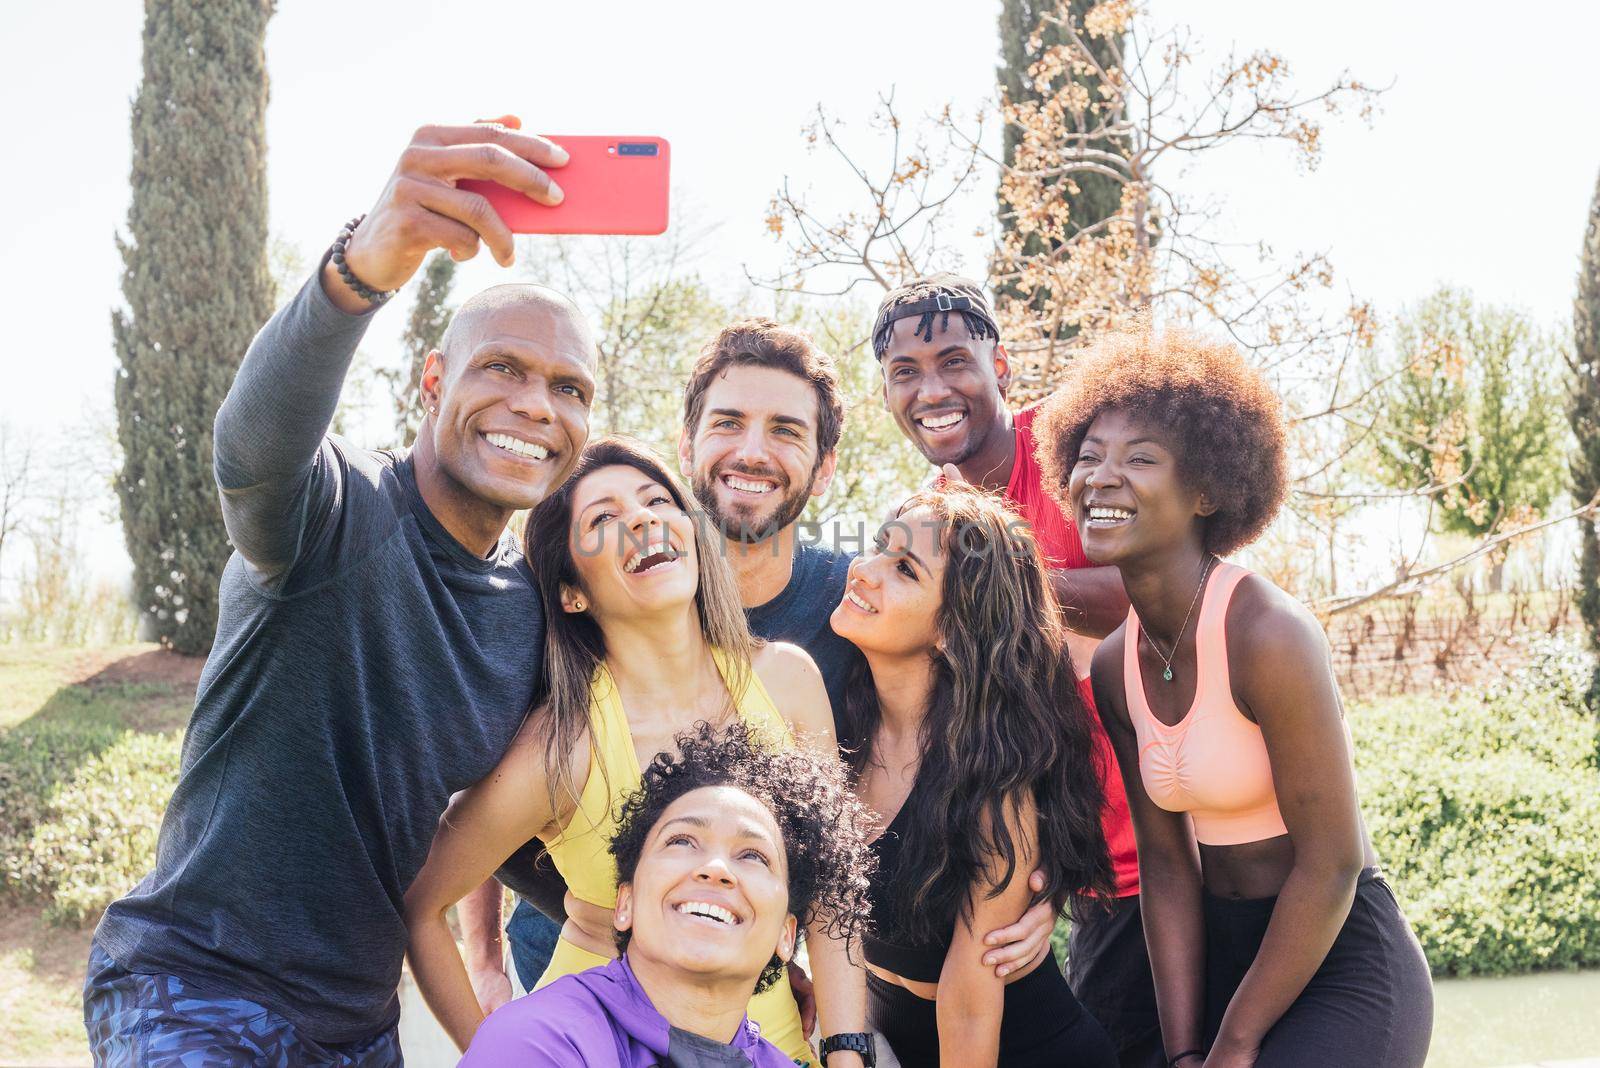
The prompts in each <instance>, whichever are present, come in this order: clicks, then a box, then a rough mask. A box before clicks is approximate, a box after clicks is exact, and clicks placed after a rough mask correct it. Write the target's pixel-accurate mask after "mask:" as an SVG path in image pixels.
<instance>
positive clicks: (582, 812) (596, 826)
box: [545, 649, 794, 908]
mask: <svg viewBox="0 0 1600 1068" xmlns="http://www.w3.org/2000/svg"><path fill="white" fill-rule="evenodd" d="M711 655H712V658H713V659H714V660H715V661H716V664H717V671H718V672H719V673H721V675H722V679H723V681H724V682H725V683H726V682H728V676H729V674H730V671H729V669H730V667H731V665H730V664H729V662H728V657H727V656H726V655H725V654H724V653H723V652H722V651H721V650H720V649H713V650H712V651H711ZM744 674H745V676H746V678H747V679H748V682H746V684H745V686H744V692H743V693H740V694H736V695H735V696H734V704H735V705H736V706H737V708H738V710H739V716H740V718H741V719H743V720H744V721H745V723H746V724H748V725H749V726H750V727H752V728H754V729H755V730H756V731H758V732H761V733H766V734H769V735H770V737H771V738H772V740H773V741H774V742H775V743H776V744H779V745H785V746H787V745H793V744H794V735H793V733H792V732H791V731H790V730H789V724H788V723H787V722H785V720H784V718H783V717H782V716H781V715H779V714H778V706H777V705H775V704H773V703H772V697H771V695H770V694H768V693H767V688H766V687H765V686H763V685H762V683H761V679H760V677H758V676H757V675H756V673H755V670H754V668H751V669H750V670H748V671H746V672H744ZM728 688H729V691H730V692H732V689H733V687H732V685H731V684H730V685H729V687H728ZM590 694H591V696H590V705H589V724H590V738H589V777H588V778H587V779H585V780H584V783H583V790H582V792H581V793H580V794H579V795H578V808H577V811H575V812H573V814H572V817H571V818H570V819H569V820H568V821H567V825H566V826H565V827H563V828H561V831H560V833H559V834H557V835H556V836H555V837H554V838H552V839H550V840H549V841H548V842H546V843H545V847H546V848H547V849H548V850H549V852H550V859H551V860H552V861H553V862H554V863H555V866H556V870H557V871H559V872H560V873H561V875H562V877H563V878H564V879H566V881H567V889H568V890H570V891H572V894H573V896H574V897H576V898H578V899H579V900H580V901H587V902H589V903H590V904H592V905H598V906H600V907H601V908H612V907H613V906H615V905H616V903H617V865H616V862H615V861H613V860H612V859H611V854H610V852H609V851H608V848H607V847H608V846H609V845H610V842H611V836H612V835H613V834H614V833H615V832H616V829H617V814H618V810H619V809H620V807H621V801H622V798H623V796H624V795H626V794H628V793H630V792H632V791H633V790H635V789H637V788H638V786H639V783H640V781H641V780H642V779H643V777H644V773H643V769H641V768H640V767H639V755H638V754H637V753H636V752H634V748H633V732H632V731H631V730H629V728H628V715H627V713H626V712H625V711H624V710H623V708H622V695H621V694H620V693H619V692H618V691H617V684H616V683H615V682H614V681H613V680H612V678H611V672H610V671H609V670H608V669H607V668H606V666H605V664H604V663H603V662H602V663H601V664H600V666H599V667H597V668H595V672H594V680H593V682H592V683H591V685H590Z"/></svg>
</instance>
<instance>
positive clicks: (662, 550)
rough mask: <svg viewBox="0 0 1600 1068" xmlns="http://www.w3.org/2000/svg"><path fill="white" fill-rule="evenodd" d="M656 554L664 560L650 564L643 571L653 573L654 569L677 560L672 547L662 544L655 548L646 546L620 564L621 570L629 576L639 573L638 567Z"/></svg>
mask: <svg viewBox="0 0 1600 1068" xmlns="http://www.w3.org/2000/svg"><path fill="white" fill-rule="evenodd" d="M658 554H659V555H665V556H666V559H665V560H661V561H658V562H657V563H654V564H651V565H650V566H649V567H648V568H646V569H645V570H647V571H654V570H655V569H656V568H658V567H661V566H662V565H663V564H670V563H672V562H673V561H675V560H677V559H678V554H677V552H676V551H675V550H674V549H673V548H672V546H670V545H667V544H666V543H662V544H660V545H655V546H648V545H647V546H645V547H644V548H643V549H640V550H639V551H637V552H635V553H634V554H633V555H632V556H630V557H628V558H627V559H626V560H624V561H623V562H622V570H624V571H626V572H627V573H628V574H630V575H632V574H636V573H637V572H638V571H639V565H640V564H641V563H643V562H644V561H645V560H647V559H649V558H650V557H652V556H656V555H658Z"/></svg>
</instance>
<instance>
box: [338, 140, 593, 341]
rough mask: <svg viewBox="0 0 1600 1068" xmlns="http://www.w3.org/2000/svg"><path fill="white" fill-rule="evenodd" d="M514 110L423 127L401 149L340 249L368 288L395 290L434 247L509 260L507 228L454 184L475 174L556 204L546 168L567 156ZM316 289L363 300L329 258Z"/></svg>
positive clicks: (359, 303)
mask: <svg viewBox="0 0 1600 1068" xmlns="http://www.w3.org/2000/svg"><path fill="white" fill-rule="evenodd" d="M521 126H522V123H521V121H520V120H519V119H518V118H517V117H516V116H515V115H503V116H501V117H500V118H498V119H495V120H492V121H487V122H477V123H472V124H470V125H466V126H424V127H422V128H420V129H419V130H417V132H416V133H415V134H413V135H412V137H411V143H410V144H409V145H407V146H406V148H405V151H403V152H401V153H400V160H399V162H398V163H396V164H395V168H394V172H393V173H392V174H391V175H390V176H389V182H388V184H387V185H385V186H384V188H383V192H382V193H381V194H380V195H379V197H378V201H377V203H376V204H374V205H373V207H372V210H371V211H370V212H368V213H367V217H366V219H365V220H363V221H362V223H361V225H360V226H358V227H357V228H356V231H355V234H354V235H353V236H352V237H351V238H350V241H349V243H348V244H347V245H346V247H345V264H346V266H348V267H349V269H350V271H351V273H353V274H354V275H355V276H356V277H357V278H358V279H360V280H361V281H362V282H363V283H364V284H366V285H368V286H370V287H371V288H373V289H378V290H393V289H399V288H400V287H401V286H403V285H405V284H406V282H407V281H409V280H410V278H411V276H412V275H413V274H415V273H416V272H417V268H418V267H420V266H421V265H422V260H423V258H424V257H426V256H427V254H428V253H429V252H431V251H433V250H434V249H436V248H442V249H445V250H447V251H448V252H449V253H450V256H451V258H453V259H455V260H458V261H460V260H469V259H471V258H472V257H473V256H476V255H477V254H478V242H479V241H482V242H484V243H485V244H487V245H488V246H489V251H490V252H491V253H493V254H494V258H495V260H496V261H497V262H499V263H500V265H501V266H504V267H509V266H510V265H511V263H512V262H513V261H514V260H515V258H516V253H515V249H514V246H513V243H512V235H511V231H510V230H509V229H508V228H507V227H506V224H505V223H504V222H503V221H502V220H501V218H500V215H499V213H497V212H496V211H495V210H494V208H493V207H492V206H491V205H490V203H489V201H488V200H487V199H486V198H485V197H484V196H483V195H482V194H479V193H472V192H468V191H466V190H464V189H457V188H456V182H458V181H460V180H461V179H463V178H476V179H483V180H487V181H493V182H499V183H500V184H501V185H503V186H507V187H509V188H511V189H515V190H516V191H517V192H519V193H523V194H526V195H527V196H529V197H531V198H533V199H534V200H536V201H538V202H539V203H541V204H552V205H553V204H559V203H561V200H562V196H563V194H562V192H561V187H560V186H558V185H557V184H556V183H555V181H554V180H553V179H552V178H551V177H550V175H549V174H547V173H546V171H545V169H546V168H553V167H561V166H563V165H565V164H566V162H567V153H566V151H565V150H564V149H562V148H561V147H560V146H559V145H556V144H554V143H553V142H551V141H548V140H546V139H545V138H543V137H537V136H535V135H533V134H525V133H522V132H521ZM323 288H324V289H326V290H327V291H328V295H329V296H330V297H332V298H333V299H334V301H335V302H336V303H338V304H339V305H340V306H341V307H343V308H345V310H346V311H362V310H365V308H366V302H365V301H363V300H362V299H361V298H360V297H357V296H356V295H355V294H354V293H353V292H351V291H350V290H349V288H348V287H347V286H345V285H344V284H343V282H342V280H341V279H340V278H339V275H338V273H337V271H335V270H334V267H333V265H332V264H331V263H330V264H329V265H328V266H327V268H326V269H325V270H324V272H323Z"/></svg>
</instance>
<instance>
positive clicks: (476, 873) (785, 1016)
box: [406, 438, 865, 1066]
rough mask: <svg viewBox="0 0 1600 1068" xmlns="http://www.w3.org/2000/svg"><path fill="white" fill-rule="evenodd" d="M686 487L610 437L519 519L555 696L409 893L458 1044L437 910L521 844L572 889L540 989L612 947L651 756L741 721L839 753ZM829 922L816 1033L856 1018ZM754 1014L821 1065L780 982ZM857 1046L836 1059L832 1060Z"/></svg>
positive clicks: (424, 969) (450, 814) (822, 933)
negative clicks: (637, 798)
mask: <svg viewBox="0 0 1600 1068" xmlns="http://www.w3.org/2000/svg"><path fill="white" fill-rule="evenodd" d="M689 500H690V498H689V496H688V494H687V492H686V491H685V490H684V489H683V487H682V486H681V485H679V483H678V481H677V479H676V478H674V477H673V476H672V474H671V473H670V472H669V471H668V470H667V469H666V467H665V465H664V464H662V462H661V461H660V459H659V458H657V457H656V455H655V454H654V453H652V452H650V450H649V449H647V448H645V447H643V446H642V445H638V444H636V443H633V442H631V441H628V440H626V439H622V438H603V439H601V440H599V441H595V442H591V443H590V445H589V446H588V448H586V449H585V450H584V451H583V455H582V457H581V458H580V459H579V461H578V465H577V468H576V470H575V471H574V472H573V475H572V478H571V479H570V480H569V481H568V482H567V483H566V484H565V485H564V486H562V487H561V488H560V489H559V490H557V491H556V492H555V493H552V494H551V495H550V496H549V497H548V498H546V499H545V501H544V503H542V504H541V505H540V506H539V507H538V508H536V509H535V510H534V512H533V514H532V515H531V516H530V518H529V520H528V526H527V531H526V534H525V540H526V543H527V550H528V551H527V558H528V563H529V566H530V567H531V568H532V570H533V574H534V578H535V580H536V581H537V583H538V586H539V589H540V591H541V594H542V596H543V598H544V616H545V627H546V633H545V634H544V635H543V636H542V637H543V640H544V642H545V665H546V671H547V676H548V679H547V689H546V693H545V696H544V699H543V702H542V704H541V705H540V706H539V707H538V708H536V709H534V710H533V712H532V713H531V714H530V716H529V717H528V721H527V723H526V724H524V726H523V729H522V731H521V732H520V733H519V734H518V736H517V740H516V741H515V742H514V743H513V744H512V746H511V749H510V750H509V751H508V752H507V754H506V756H505V758H504V759H503V760H502V761H501V762H500V765H499V766H498V767H497V768H496V769H495V771H494V772H493V773H492V774H490V775H489V776H488V777H487V778H486V779H484V780H483V781H482V782H481V783H479V784H478V785H476V786H473V787H471V788H469V789H467V790H465V791H463V792H462V793H461V794H460V795H459V796H457V797H456V799H455V800H454V801H453V802H452V803H451V806H450V808H449V810H448V811H447V812H446V813H445V815H444V817H443V819H442V820H441V823H440V829H439V833H438V835H437V836H436V837H435V838H434V841H433V849H432V851H431V852H430V853H429V855H428V861H427V863H426V865H424V867H423V869H422V873H421V874H420V875H419V876H418V877H417V880H416V882H415V883H413V884H412V887H411V889H410V891H409V892H408V893H407V894H406V918H407V924H408V926H409V928H410V937H411V945H410V950H409V953H410V958H411V967H412V971H413V973H414V974H415V976H416V979H417V985H418V987H419V988H420V989H421V991H422V994H423V996H424V998H425V999H426V1000H427V1002H428V1005H429V1007H430V1008H432V1009H433V1011H434V1014H435V1015H436V1016H438V1018H439V1020H440V1022H441V1023H442V1024H443V1025H444V1027H445V1030H446V1031H448V1032H449V1034H450V1036H451V1037H452V1038H453V1039H454V1040H455V1041H456V1043H457V1045H459V1046H461V1047H462V1048H463V1049H464V1048H466V1046H467V1045H468V1043H469V1042H470V1041H471V1040H472V1036H473V1034H474V1032H475V1031H476V1030H477V1028H478V1026H479V1024H481V1023H482V1022H483V1013H482V1010H481V1009H480V1008H479V1005H478V999H477V997H476V996H475V995H474V994H473V990H472V985H471V982H470V981H469V979H468V977H467V972H466V968H465V966H464V965H463V963H462V960H461V956H460V953H459V952H458V951H457V949H456V945H455V941H454V939H453V937H452V936H451V934H450V929H449V926H448V925H447V923H446V921H445V912H446V910H447V909H448V908H449V907H450V906H451V905H452V904H454V903H455V902H456V901H458V900H460V899H461V898H462V897H463V896H465V895H466V894H467V893H468V892H469V891H471V890H472V889H474V888H475V887H477V886H478V885H480V884H481V883H482V882H483V881H484V880H485V879H487V878H488V877H489V875H490V874H491V873H492V872H493V871H494V870H495V869H496V868H498V867H499V866H500V864H501V863H502V862H503V861H504V860H505V859H506V857H508V856H509V855H510V854H511V853H512V852H513V851H514V850H516V849H517V848H519V847H520V846H522V845H523V844H524V843H525V842H527V841H529V840H530V839H532V838H535V837H538V838H540V839H542V840H543V841H544V842H545V844H546V846H547V848H548V849H549V853H550V857H551V859H552V860H553V861H554V863H555V865H556V868H557V869H558V870H559V871H560V872H561V874H562V876H563V877H564V878H565V880H566V883H567V887H568V894H567V922H566V924H565V926H564V927H563V928H562V932H561V940H560V942H559V943H558V944H557V947H556V951H555V955H554V957H553V958H552V959H551V962H550V966H549V968H548V969H547V970H546V971H545V974H544V977H543V978H542V979H541V981H540V984H539V985H540V986H543V985H545V984H548V983H550V982H553V981H554V980H555V979H557V978H559V977H561V976H563V975H570V974H573V973H576V972H581V971H584V970H587V969H589V968H593V967H601V966H604V965H605V964H607V963H608V962H609V961H610V960H612V959H613V958H615V957H616V955H617V949H616V943H615V940H614V937H613V930H612V920H613V916H614V909H615V906H616V902H617V868H616V864H615V861H614V860H613V859H612V857H611V855H610V853H609V852H608V849H607V847H608V843H609V841H610V838H611V836H612V833H613V832H614V830H615V829H616V813H617V808H618V802H619V800H620V799H621V798H622V797H623V796H624V795H625V794H627V793H629V792H630V791H632V790H634V789H635V788H636V787H638V785H639V783H640V778H641V774H642V769H643V768H645V767H648V766H649V765H650V763H651V761H652V760H654V759H655V757H656V756H657V755H658V754H660V753H663V752H669V753H670V752H673V751H675V745H676V742H675V737H676V736H677V735H678V734H680V732H683V731H685V730H687V729H689V728H691V727H693V726H694V725H695V724H696V723H699V722H707V723H711V724H712V725H717V724H722V723H728V722H731V721H733V720H735V719H739V720H742V721H743V722H744V723H745V724H747V725H748V726H749V727H750V728H751V729H752V730H753V731H755V732H757V733H758V734H760V735H762V736H763V737H766V738H768V739H769V740H771V741H772V742H774V743H775V744H779V745H794V744H799V745H803V746H805V747H807V748H809V749H812V750H813V751H814V752H816V753H817V754H818V755H819V756H823V757H825V758H826V759H831V760H837V759H838V751H837V748H836V745H835V742H834V737H833V720H832V715H831V711H830V708H829V705H828V696H827V691H826V690H825V689H824V687H823V684H822V677H821V675H819V674H818V672H817V668H816V665H814V664H813V663H812V662H811V659H810V658H809V657H808V656H806V654H805V653H804V652H803V651H801V650H800V649H798V648H796V647H794V646H791V645H785V644H782V643H765V644H763V643H760V642H757V641H756V640H755V639H753V638H752V637H751V636H750V632H749V630H748V629H747V627H746V625H745V619H744V613H743V610H742V608H741V607H740V603H739V596H738V592H737V588H736V587H735V584H734V580H733V574H732V572H731V571H730V570H729V567H728V564H727V562H726V561H725V560H724V559H723V558H722V556H721V555H720V554H719V553H717V552H716V551H715V546H716V539H714V538H710V539H704V540H702V539H701V538H700V537H699V536H698V533H699V532H698V531H697V529H696V527H697V524H696V522H695V520H694V517H693V515H692V513H691V511H690V508H689V503H688V502H689ZM708 547H709V548H708ZM538 637H539V636H535V640H538ZM727 877H728V878H729V879H736V878H737V873H734V872H731V871H730V872H728V873H727ZM666 919H667V921H668V922H670V923H672V924H675V925H677V926H678V927H679V928H681V932H680V933H681V937H683V938H685V939H686V940H689V941H691V942H693V941H697V940H708V939H715V938H716V937H717V936H718V932H719V928H720V927H721V926H725V925H730V924H731V925H733V926H738V925H740V924H743V923H747V922H750V920H751V917H748V916H743V915H740V914H739V912H738V910H733V911H731V912H729V911H726V910H724V911H722V912H716V911H715V910H713V911H711V912H708V911H707V910H704V909H699V908H698V907H696V906H695V903H694V902H689V901H684V902H678V903H677V904H676V906H675V914H674V915H673V916H671V917H667V918H666ZM828 919H829V918H828V917H827V916H825V915H818V916H815V917H813V919H812V922H811V924H810V925H809V927H808V932H809V933H810V935H811V937H810V939H809V945H810V959H811V965H812V971H813V973H814V976H815V982H816V996H817V1012H818V1018H819V1020H818V1022H819V1024H820V1026H821V1029H822V1033H823V1035H824V1036H828V1035H833V1034H838V1033H841V1032H843V1033H856V1032H860V1031H862V1030H863V1027H862V1024H863V1022H864V1016H865V993H864V991H863V989H862V984H863V980H862V978H861V973H860V970H859V969H858V968H855V967H853V966H852V965H851V964H850V962H849V959H848V957H847V954H846V945H845V943H844V941H842V940H840V939H839V938H837V937H833V936H832V935H830V934H829V930H830V928H829V924H828ZM833 930H834V931H835V933H836V932H837V927H835V928H833ZM791 948H792V947H791ZM774 952H775V953H777V954H778V955H779V956H780V957H781V956H784V949H783V947H781V946H775V947H774ZM750 1018H751V1019H752V1020H754V1021H755V1022H756V1023H758V1024H759V1025H760V1027H761V1033H762V1034H763V1035H764V1036H766V1038H767V1039H769V1040H770V1041H772V1042H773V1043H774V1044H775V1045H777V1046H778V1047H779V1048H780V1049H782V1050H783V1051H784V1052H785V1053H786V1054H787V1055H788V1056H789V1057H790V1058H792V1059H793V1060H794V1061H795V1062H796V1063H797V1064H813V1063H815V1057H814V1055H813V1054H812V1052H811V1049H810V1047H809V1046H808V1045H807V1043H806V1039H805V1036H804V1034H803V1032H802V1030H801V1026H800V1017H799V1012H798V1009H797V1006H796V1003H795V998H794V994H793V992H792V990H791V988H790V985H789V982H788V979H787V977H784V978H783V979H780V980H779V981H778V982H777V983H776V984H775V985H773V986H772V987H770V988H768V989H767V990H765V991H764V992H762V993H760V994H758V995H757V996H756V997H755V998H754V999H752V1001H751V1003H750ZM856 1058H857V1055H856V1054H855V1053H842V1054H836V1055H835V1056H834V1057H830V1065H831V1066H837V1065H858V1064H860V1063H861V1062H860V1061H859V1060H858V1059H856Z"/></svg>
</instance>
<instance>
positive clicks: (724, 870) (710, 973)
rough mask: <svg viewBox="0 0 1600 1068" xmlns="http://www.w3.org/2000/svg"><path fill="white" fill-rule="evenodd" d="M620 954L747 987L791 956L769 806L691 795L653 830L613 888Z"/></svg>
mask: <svg viewBox="0 0 1600 1068" xmlns="http://www.w3.org/2000/svg"><path fill="white" fill-rule="evenodd" d="M615 923H616V927H617V930H619V931H631V932H632V937H631V939H630V941H629V944H628V955H629V956H630V957H634V956H636V955H640V956H643V957H644V958H646V959H648V960H650V961H651V962H653V963H655V964H658V965H663V966H666V967H668V968H670V969H672V970H674V971H679V972H683V973H687V974H690V975H693V976H695V977H696V978H699V979H729V980H737V981H739V982H741V983H742V982H745V981H748V983H749V985H750V987H751V988H752V989H754V987H755V983H756V980H757V978H758V977H759V976H760V975H761V970H762V969H763V968H765V967H766V966H767V963H768V962H769V961H771V959H772V957H773V955H774V954H776V955H777V956H778V957H779V958H781V959H783V960H788V959H789V957H790V956H791V955H792V954H793V952H794V943H795V928H796V921H795V917H794V916H793V915H792V914H791V913H790V912H789V867H788V858H787V855H786V854H785V852H784V846H783V835H782V833H781V832H780V831H779V829H778V824H777V821H776V820H774V819H773V816H772V813H771V812H770V811H768V809H767V807H766V806H765V805H763V804H761V803H760V802H759V801H757V800H756V799H755V798H753V797H751V796H750V795H749V794H747V793H745V792H744V791H743V790H739V789H736V788H735V787H732V786H705V787H701V788H700V789H697V790H691V791H690V792H688V793H686V794H684V795H683V796H682V797H680V798H678V799H677V800H676V801H674V802H673V803H672V804H670V805H668V806H667V808H666V810H665V811H663V812H662V814H661V818H660V819H659V820H657V821H656V825H655V826H654V827H653V828H651V830H650V835H649V837H648V838H647V839H646V840H645V844H644V849H643V851H642V852H641V853H640V855H639V863H638V866H637V867H636V868H635V869H634V872H633V879H632V881H631V882H628V883H624V884H623V885H622V886H620V887H618V888H617V911H616V917H615Z"/></svg>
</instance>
